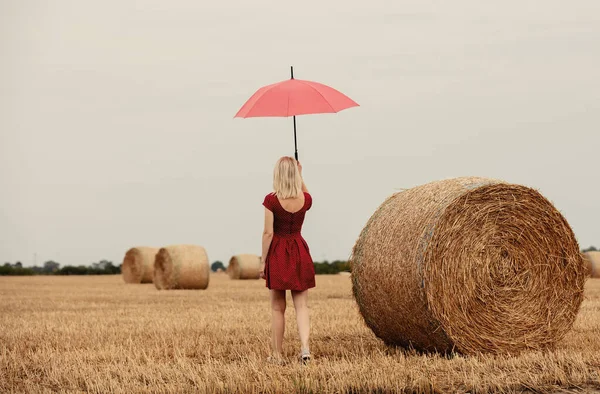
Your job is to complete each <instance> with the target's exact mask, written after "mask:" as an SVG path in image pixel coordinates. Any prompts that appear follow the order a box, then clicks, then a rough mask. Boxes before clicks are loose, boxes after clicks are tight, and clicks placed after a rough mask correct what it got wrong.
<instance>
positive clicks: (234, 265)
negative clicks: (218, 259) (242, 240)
mask: <svg viewBox="0 0 600 394" xmlns="http://www.w3.org/2000/svg"><path fill="white" fill-rule="evenodd" d="M259 271H260V256H257V255H254V254H238V255H235V256H232V257H231V259H230V260H229V265H228V266H227V274H228V275H229V277H230V278H231V279H259V278H260V272H259Z"/></svg>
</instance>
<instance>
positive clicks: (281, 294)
mask: <svg viewBox="0 0 600 394" xmlns="http://www.w3.org/2000/svg"><path fill="white" fill-rule="evenodd" d="M284 331H285V290H271V345H272V347H273V355H275V356H281V355H283V333H284Z"/></svg>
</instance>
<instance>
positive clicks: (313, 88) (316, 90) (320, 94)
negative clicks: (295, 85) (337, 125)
mask: <svg viewBox="0 0 600 394" xmlns="http://www.w3.org/2000/svg"><path fill="white" fill-rule="evenodd" d="M296 81H298V82H300V83H302V84H303V85H306V86H308V87H309V88H311V89H312V90H314V91H315V92H317V93H319V96H321V97H323V100H324V101H325V102H326V103H327V105H329V108H331V110H332V111H333V112H334V113H337V111H336V110H335V109H333V107H332V106H331V104H329V101H327V99H326V98H325V96H323V93H321V92H319V90H318V89H317V88H315V87H314V86H312V85H311V84H309V83H306V82H304V81H302V80H298V79H297V80H296Z"/></svg>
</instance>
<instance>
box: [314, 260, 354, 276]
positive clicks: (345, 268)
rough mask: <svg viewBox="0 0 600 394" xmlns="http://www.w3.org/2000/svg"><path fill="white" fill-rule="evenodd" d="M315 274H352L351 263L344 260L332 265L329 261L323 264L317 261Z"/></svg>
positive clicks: (334, 262) (336, 261)
mask: <svg viewBox="0 0 600 394" xmlns="http://www.w3.org/2000/svg"><path fill="white" fill-rule="evenodd" d="M314 264H315V274H317V275H334V274H339V273H340V272H350V262H349V261H343V260H335V261H332V262H331V263H330V262H328V261H327V260H325V261H323V262H317V261H315V263H314Z"/></svg>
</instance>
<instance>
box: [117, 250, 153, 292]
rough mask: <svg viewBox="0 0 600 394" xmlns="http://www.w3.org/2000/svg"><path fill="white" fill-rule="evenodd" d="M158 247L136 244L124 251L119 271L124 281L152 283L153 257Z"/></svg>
mask: <svg viewBox="0 0 600 394" xmlns="http://www.w3.org/2000/svg"><path fill="white" fill-rule="evenodd" d="M156 253H158V248H149V247H146V246H138V247H137V248H131V249H129V250H128V251H127V252H126V253H125V257H124V258H123V264H122V265H121V273H122V274H123V280H124V281H125V283H152V279H153V278H154V257H155V256H156Z"/></svg>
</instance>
